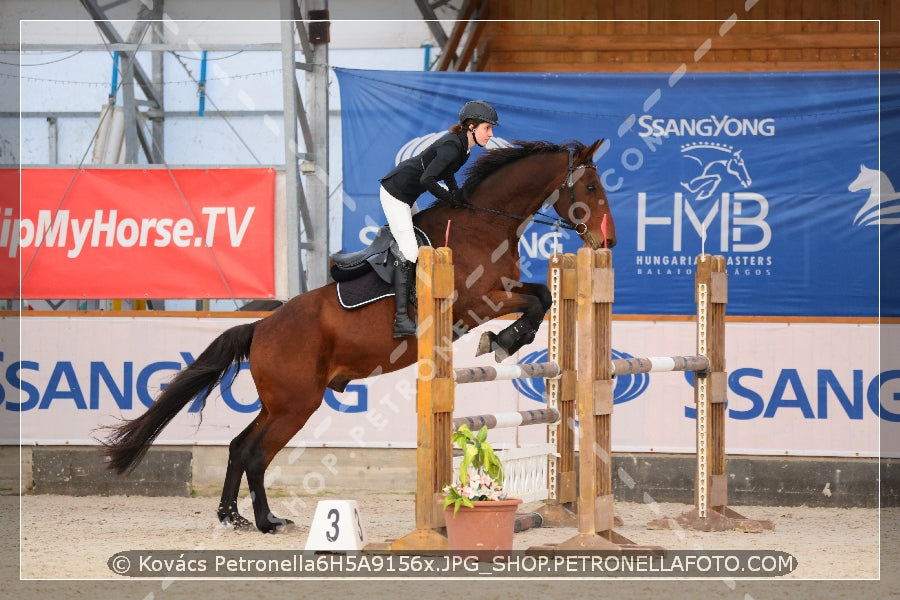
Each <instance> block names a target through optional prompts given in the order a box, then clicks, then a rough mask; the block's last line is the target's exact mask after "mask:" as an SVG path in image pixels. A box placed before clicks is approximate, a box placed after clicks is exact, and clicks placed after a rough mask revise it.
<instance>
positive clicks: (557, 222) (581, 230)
mask: <svg viewBox="0 0 900 600" xmlns="http://www.w3.org/2000/svg"><path fill="white" fill-rule="evenodd" d="M573 163H574V151H573V150H569V166H568V172H567V173H566V179H565V181H563V183H562V185H561V186H559V189H560V190H563V189H566V188H568V190H569V198H570V199H571V201H572V203H573V204H574V203H575V189H574V188H575V171H577V170H578V169H596V168H597V167H596V165H594V164H584V165H578V166H575V165H574V164H573ZM464 206H465V208H470V209H472V210H478V211H481V212H486V213H490V214H493V215H498V216H501V217H508V218H510V219H518V220H519V221H528V220H531V221H534V222H535V223H540V224H541V225H550V226H553V227H558V228H562V229H568V230H570V231H574V232H575V233H577V234H578V235H580V236H581V237H582V238H583V239H585V240H587V242H588V243H589V244H590V245H591V247H592V248H594V249H595V250H596V249H597V248H599V247H600V246H599V245H598V244H597V241H596V240H595V239H594V236H593V235H592V234H591V232H590V231H589V230H588V228H587V224H586V223H585V222H584V221H579V222H578V223H576V224H574V225H573V224H571V223H569V222H568V221H564V220H563V219H561V218H554V217H552V216H550V215H545V214H544V213H542V212H540V211H538V212H537V213H535V214H533V215H528V216H524V215H517V214H514V213H509V212H505V211H502V210H496V209H493V208H487V207H484V206H474V205H472V204H466V205H464ZM538 217H540V218H538ZM545 219H546V220H545Z"/></svg>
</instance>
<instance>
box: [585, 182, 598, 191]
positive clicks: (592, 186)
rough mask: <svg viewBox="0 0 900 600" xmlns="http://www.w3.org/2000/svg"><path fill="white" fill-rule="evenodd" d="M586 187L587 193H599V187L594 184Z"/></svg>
mask: <svg viewBox="0 0 900 600" xmlns="http://www.w3.org/2000/svg"><path fill="white" fill-rule="evenodd" d="M586 187H587V191H589V192H596V191H597V186H596V185H594V184H593V183H589V184H587V186H586Z"/></svg>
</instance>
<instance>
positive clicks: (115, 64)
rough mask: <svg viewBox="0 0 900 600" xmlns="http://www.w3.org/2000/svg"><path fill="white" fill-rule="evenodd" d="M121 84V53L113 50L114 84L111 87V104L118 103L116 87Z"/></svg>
mask: <svg viewBox="0 0 900 600" xmlns="http://www.w3.org/2000/svg"><path fill="white" fill-rule="evenodd" d="M118 85H119V53H118V52H113V67H112V85H111V86H110V88H109V105H110V106H113V105H115V103H116V87H117V86H118Z"/></svg>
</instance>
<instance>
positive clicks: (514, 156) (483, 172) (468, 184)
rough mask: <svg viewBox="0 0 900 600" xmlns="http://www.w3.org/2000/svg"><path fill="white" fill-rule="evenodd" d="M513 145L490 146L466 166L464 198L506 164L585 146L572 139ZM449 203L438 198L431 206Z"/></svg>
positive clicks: (517, 142) (470, 195)
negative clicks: (559, 142) (556, 142)
mask: <svg viewBox="0 0 900 600" xmlns="http://www.w3.org/2000/svg"><path fill="white" fill-rule="evenodd" d="M513 144H514V145H513V146H507V147H504V148H491V149H490V150H487V151H486V152H484V153H482V154H481V156H479V157H478V158H477V159H476V160H475V162H473V163H472V164H471V165H469V166H468V167H466V171H465V175H466V180H465V182H464V183H463V185H462V189H463V193H464V195H465V197H466V199H468V198H471V197H472V194H474V193H475V190H476V189H477V188H478V186H479V185H480V184H481V182H482V181H484V180H485V179H487V178H488V176H490V175H492V174H493V173H495V172H497V171H498V170H500V169H502V168H503V167H505V166H506V165H509V164H511V163H514V162H516V161H518V160H521V159H523V158H525V157H528V156H531V155H533V154H551V153H554V152H568V151H569V150H572V151H573V152H576V153H577V152H580V151H581V150H584V148H585V146H584V144H582V143H581V142H579V141H576V140H572V141H568V142H564V143H562V144H554V143H552V142H547V141H531V142H524V141H521V140H513ZM443 204H449V203H448V202H445V201H442V200H439V201H437V202H435V203H434V204H433V205H432V206H439V205H443Z"/></svg>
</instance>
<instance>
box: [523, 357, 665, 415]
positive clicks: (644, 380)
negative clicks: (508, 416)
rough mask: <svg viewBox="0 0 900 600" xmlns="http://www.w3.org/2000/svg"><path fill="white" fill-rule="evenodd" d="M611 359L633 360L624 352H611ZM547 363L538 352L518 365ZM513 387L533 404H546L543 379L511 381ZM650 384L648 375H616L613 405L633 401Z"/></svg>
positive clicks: (545, 389)
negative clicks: (532, 401) (533, 402)
mask: <svg viewBox="0 0 900 600" xmlns="http://www.w3.org/2000/svg"><path fill="white" fill-rule="evenodd" d="M612 357H613V358H614V359H616V358H634V357H633V356H631V355H630V354H626V353H625V352H618V351H616V350H613V351H612ZM539 362H547V351H546V350H538V351H537V352H532V353H531V354H528V355H526V356H525V357H524V358H523V359H522V360H521V361H520V363H519V364H523V365H528V364H532V363H539ZM512 384H513V386H514V387H515V388H516V391H518V392H519V393H520V394H522V395H523V396H525V397H526V398H530V399H531V400H534V401H535V402H545V403H546V402H547V386H546V384H545V383H544V380H543V379H540V378H537V379H513V380H512ZM649 384H650V375H649V374H648V373H636V374H634V375H618V376H616V387H615V389H614V390H613V403H614V404H622V403H624V402H628V401H629V400H634V399H635V398H637V397H638V396H640V395H641V394H643V393H644V390H646V389H647V386H648V385H649Z"/></svg>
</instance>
